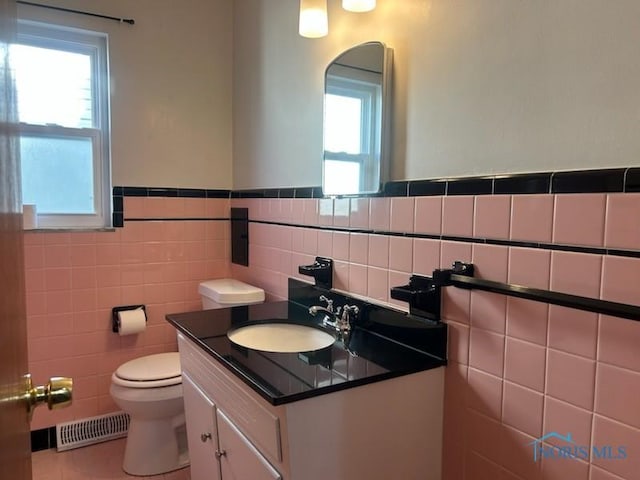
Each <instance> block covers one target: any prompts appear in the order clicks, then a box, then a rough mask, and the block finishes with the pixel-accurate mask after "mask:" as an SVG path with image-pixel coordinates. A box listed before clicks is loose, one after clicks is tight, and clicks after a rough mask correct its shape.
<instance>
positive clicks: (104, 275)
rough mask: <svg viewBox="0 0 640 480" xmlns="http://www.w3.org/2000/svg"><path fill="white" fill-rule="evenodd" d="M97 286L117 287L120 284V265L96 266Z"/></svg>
mask: <svg viewBox="0 0 640 480" xmlns="http://www.w3.org/2000/svg"><path fill="white" fill-rule="evenodd" d="M96 283H97V285H98V287H117V286H119V285H121V276H120V266H119V265H103V266H98V267H96Z"/></svg>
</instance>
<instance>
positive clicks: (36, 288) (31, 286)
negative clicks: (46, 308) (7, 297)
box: [24, 268, 45, 293]
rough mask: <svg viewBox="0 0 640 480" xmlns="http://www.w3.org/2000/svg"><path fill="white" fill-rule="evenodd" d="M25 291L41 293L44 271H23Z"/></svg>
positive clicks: (43, 285)
mask: <svg viewBox="0 0 640 480" xmlns="http://www.w3.org/2000/svg"><path fill="white" fill-rule="evenodd" d="M24 273H25V278H24V282H25V289H26V291H27V293H33V292H43V291H44V290H45V280H44V270H42V269H40V268H38V269H27V270H25V272H24Z"/></svg>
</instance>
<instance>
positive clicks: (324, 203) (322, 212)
mask: <svg viewBox="0 0 640 480" xmlns="http://www.w3.org/2000/svg"><path fill="white" fill-rule="evenodd" d="M306 225H313V224H311V223H306ZM318 225H333V198H321V199H320V200H318Z"/></svg>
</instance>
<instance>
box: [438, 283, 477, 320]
mask: <svg viewBox="0 0 640 480" xmlns="http://www.w3.org/2000/svg"><path fill="white" fill-rule="evenodd" d="M470 308H471V291H469V290H464V289H461V288H444V289H442V312H441V313H442V318H444V319H445V320H454V321H456V322H460V323H466V324H469V322H470V319H469V316H470Z"/></svg>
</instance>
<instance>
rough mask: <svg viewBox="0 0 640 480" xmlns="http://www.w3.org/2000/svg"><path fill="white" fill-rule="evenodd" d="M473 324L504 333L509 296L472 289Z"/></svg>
mask: <svg viewBox="0 0 640 480" xmlns="http://www.w3.org/2000/svg"><path fill="white" fill-rule="evenodd" d="M470 305H471V306H470V318H471V325H473V326H474V327H477V328H484V329H486V330H491V331H494V332H497V333H502V334H504V332H505V323H506V318H507V298H506V297H505V296H504V295H500V294H498V293H490V292H481V291H472V292H471V304H470Z"/></svg>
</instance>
